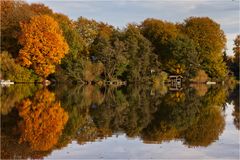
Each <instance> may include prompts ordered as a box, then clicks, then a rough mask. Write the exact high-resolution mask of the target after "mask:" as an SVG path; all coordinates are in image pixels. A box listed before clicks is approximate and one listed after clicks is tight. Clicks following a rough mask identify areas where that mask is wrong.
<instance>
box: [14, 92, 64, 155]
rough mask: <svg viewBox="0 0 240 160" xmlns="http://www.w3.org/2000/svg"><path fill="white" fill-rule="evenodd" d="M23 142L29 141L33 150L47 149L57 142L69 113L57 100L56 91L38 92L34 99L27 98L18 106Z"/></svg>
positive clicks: (21, 139)
mask: <svg viewBox="0 0 240 160" xmlns="http://www.w3.org/2000/svg"><path fill="white" fill-rule="evenodd" d="M18 109H19V115H20V117H22V118H23V121H22V122H21V123H20V128H21V132H22V135H21V138H20V143H21V142H29V144H30V146H31V148H32V149H33V150H41V151H46V150H49V149H51V148H52V147H53V146H54V145H55V144H56V143H57V142H58V138H59V136H60V135H61V132H62V130H63V128H64V125H65V124H66V122H67V120H68V114H67V113H66V112H65V111H64V110H63V109H62V108H61V105H60V102H56V101H55V95H54V93H51V92H49V91H48V90H47V89H42V90H39V91H37V92H36V94H35V96H34V97H33V99H31V100H30V99H25V100H23V101H22V103H21V104H20V105H19V106H18Z"/></svg>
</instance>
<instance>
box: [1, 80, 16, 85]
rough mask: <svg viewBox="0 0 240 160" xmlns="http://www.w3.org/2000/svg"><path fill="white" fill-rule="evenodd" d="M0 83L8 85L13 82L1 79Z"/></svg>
mask: <svg viewBox="0 0 240 160" xmlns="http://www.w3.org/2000/svg"><path fill="white" fill-rule="evenodd" d="M0 83H1V85H10V84H14V82H11V81H10V80H1V81H0Z"/></svg>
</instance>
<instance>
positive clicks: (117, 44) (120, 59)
mask: <svg viewBox="0 0 240 160" xmlns="http://www.w3.org/2000/svg"><path fill="white" fill-rule="evenodd" d="M107 28H108V29H107ZM111 29H112V28H111V26H107V25H106V26H104V27H102V28H101V30H100V31H99V34H98V36H97V38H95V40H94V42H93V44H92V46H91V50H90V52H91V54H92V56H93V57H95V58H96V60H97V61H100V62H101V63H103V65H104V76H105V78H106V79H108V80H112V79H115V78H117V77H119V76H121V75H122V73H123V72H124V71H125V69H126V66H127V63H128V61H127V59H126V56H125V55H126V45H125V43H124V42H123V41H122V40H121V36H122V33H120V32H119V31H117V30H112V31H111V32H110V31H109V30H111Z"/></svg>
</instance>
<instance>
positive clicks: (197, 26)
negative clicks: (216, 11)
mask: <svg viewBox="0 0 240 160" xmlns="http://www.w3.org/2000/svg"><path fill="white" fill-rule="evenodd" d="M182 32H183V33H185V34H186V35H187V36H188V37H189V38H191V39H192V40H193V41H194V43H195V44H196V47H197V52H198V55H199V62H200V64H201V66H202V69H204V70H205V71H206V73H207V74H208V75H209V76H210V77H215V78H223V77H225V76H226V73H227V71H226V65H225V63H224V62H223V55H222V50H223V49H224V47H225V43H226V38H225V35H224V32H223V31H222V30H221V28H220V25H219V24H217V23H216V22H214V21H213V20H212V19H210V18H208V17H190V18H188V19H186V20H185V23H184V24H183V27H182Z"/></svg>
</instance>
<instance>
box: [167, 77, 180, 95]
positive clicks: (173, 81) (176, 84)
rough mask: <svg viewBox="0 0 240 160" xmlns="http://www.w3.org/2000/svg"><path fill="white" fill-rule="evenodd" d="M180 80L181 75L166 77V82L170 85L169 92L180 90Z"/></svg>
mask: <svg viewBox="0 0 240 160" xmlns="http://www.w3.org/2000/svg"><path fill="white" fill-rule="evenodd" d="M182 79H183V77H182V76H181V75H171V76H169V77H168V82H169V83H170V88H169V90H170V91H179V90H182Z"/></svg>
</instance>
